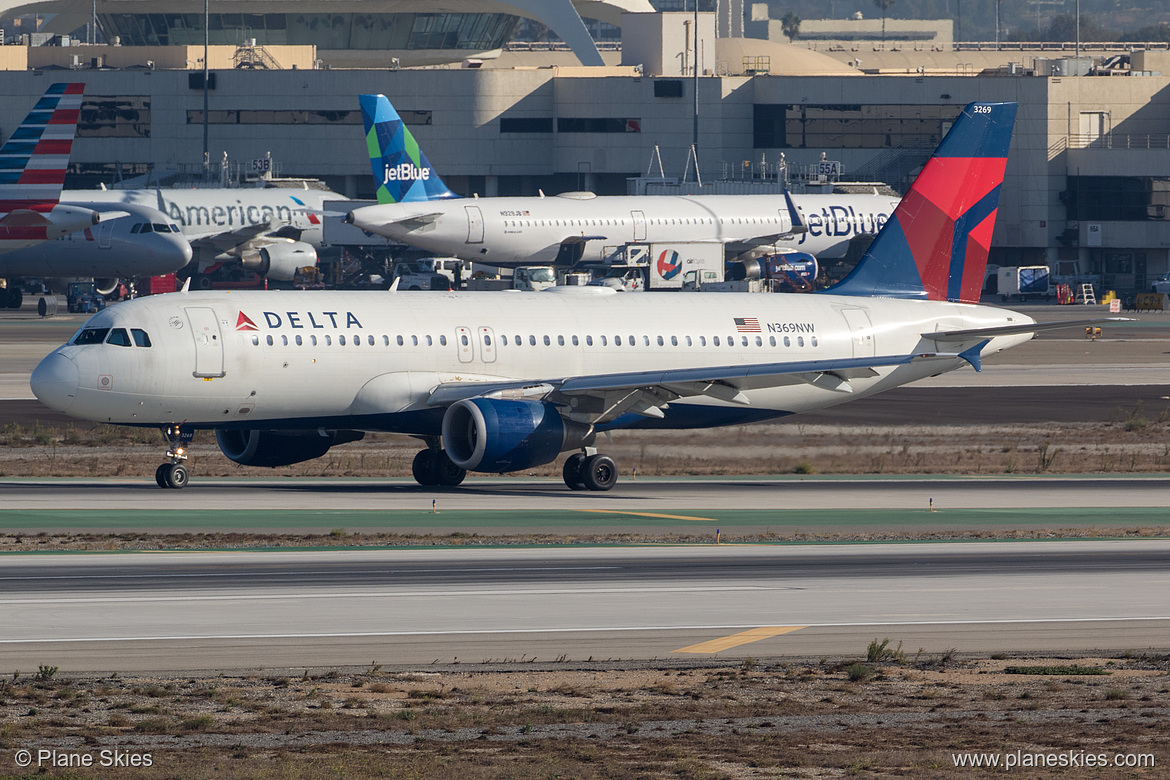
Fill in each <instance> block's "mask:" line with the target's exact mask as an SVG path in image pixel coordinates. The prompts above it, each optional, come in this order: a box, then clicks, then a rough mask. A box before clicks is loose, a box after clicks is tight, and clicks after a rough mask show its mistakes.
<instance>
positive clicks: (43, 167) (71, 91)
mask: <svg viewBox="0 0 1170 780" xmlns="http://www.w3.org/2000/svg"><path fill="white" fill-rule="evenodd" d="M84 92H85V84H53V85H51V86H50V87H49V88H48V89H47V90H45V94H44V95H43V96H42V97H41V99H40V100H38V101H37V104H36V106H34V107H33V110H32V111H30V112H29V114H28V116H26V117H25V118H24V121H23V122H21V123H20V126H19V127H17V128H16V130H15V131H13V133H12V135H11V136H10V137H9V138H8V141H6V142H5V144H4V146H3V147H0V210H2V211H6V212H13V211H19V210H23V209H31V210H35V211H48V210H49V208H50V207H51V206H52V205H54V204H56V203H57V202H58V201H59V200H60V199H61V187H62V186H63V185H64V183H65V169H66V168H67V167H68V166H69V152H70V151H71V150H72V148H73V136H74V133H75V132H76V130H77V117H78V115H79V114H80V113H81V96H82V94H83V93H84Z"/></svg>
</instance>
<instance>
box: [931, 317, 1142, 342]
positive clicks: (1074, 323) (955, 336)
mask: <svg viewBox="0 0 1170 780" xmlns="http://www.w3.org/2000/svg"><path fill="white" fill-rule="evenodd" d="M1133 321H1134V320H1133V319H1132V318H1130V317H1095V318H1093V319H1088V320H1066V321H1064V322H1031V323H1028V324H1026V325H1001V326H999V327H995V328H971V329H970V330H944V331H939V332H938V333H923V334H922V338H924V339H930V340H931V341H970V340H971V339H986V338H995V337H996V336H1015V335H1017V334H1020V333H1037V332H1039V331H1042V330H1059V329H1060V328H1083V327H1086V326H1089V325H1105V324H1108V323H1111V322H1133Z"/></svg>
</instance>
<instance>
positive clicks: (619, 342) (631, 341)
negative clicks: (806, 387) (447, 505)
mask: <svg viewBox="0 0 1170 780" xmlns="http://www.w3.org/2000/svg"><path fill="white" fill-rule="evenodd" d="M460 339H461V343H462V345H463V346H464V347H467V346H470V341H469V339H468V338H467V336H465V335H464V336H460ZM553 339H554V337H553V336H547V335H545V336H541V337H540V339H539V340H538V339H537V337H536V335H534V334H529V336H528V339H527V341H528V346H530V347H535V346H537V345H538V344H543V345H544V346H546V347H551V346H552V345H553ZM555 339H556V345H557V346H558V347H563V346H566V345H567V344H571V345H572V346H574V347H579V346H581V344H582V340H581V338H580V337H579V336H576V335H574V336H569V337H568V340H566V337H565V336H563V335H558V336H556V337H555ZM667 340H668V339H667V337H665V336H656V337H655V338H654V340H653V342H652V341H651V339H650V337H649V336H645V335H644V336H642V338H641V346H643V347H649V346H651V344H652V343H653V344H654V345H656V346H659V347H664V346H666V343H667ZM379 341H380V342H381V345H382V346H384V347H388V346H390V344H391V338H390V337H389V336H382V337H381V338H380V339H376V338H375V337H374V336H372V335H370V336H366V337H365V341H364V342H363V341H362V336H360V335H357V336H353V335H351V336H350V337H349V340H348V342H347V340H346V337H345V336H344V335H338V336H337V342H336V343H337V345H338V346H341V347H344V346H347V344H348V345H349V346H355V347H360V346H361V345H362V344H363V343H365V344H366V345H368V346H371V347H373V346H377V345H378V343H379ZM436 341H437V343H438V345H439V346H441V347H445V346H447V337H446V336H439V337H438V338H437V340H436V339H435V338H434V337H432V336H396V337H395V338H394V339H393V343H394V344H396V345H397V346H399V347H404V346H407V344H408V343H409V345H410V346H412V347H418V346H427V347H431V346H434V345H435V343H436ZM264 342H265V344H267V345H268V346H270V347H272V346H276V345H277V343H278V342H279V344H280V346H283V347H287V346H289V345H290V344H293V345H295V346H298V347H300V346H303V345H305V344H308V345H309V346H312V347H316V346H326V347H330V346H333V343H334V341H333V337H331V336H322V337H320V339H318V337H317V336H315V335H311V336H308V337H307V339H306V337H303V336H300V335H297V336H293V337H292V339H291V341H290V339H289V337H288V336H287V335H280V336H273V335H268V336H265V337H264ZM524 342H525V339H524V337H523V336H504V335H502V336H500V338H499V343H500V346H507V345H508V344H512V345H513V346H517V347H519V346H523V345H524ZM669 342H670V346H672V347H684V346H685V347H694V346H698V347H706V346H707V345H708V339H707V337H706V336H698V337H695V338H692V337H691V336H670V337H669ZM483 343H484V346H488V347H490V346H491V345H492V338H491V336H490V335H488V334H486V333H485V334H484V335H483ZM612 343H613V345H614V346H615V347H621V346H630V347H636V346H638V344H639V339H638V337H636V336H633V335H629V336H621V335H615V336H614V337H613V342H612ZM780 343H783V345H784V346H785V347H791V346H792V345H793V339H792V338H791V337H789V336H784V337H783V340H782V342H778V341H777V339H776V337H775V336H768V342H767V345H768V346H769V347H777V346H779V345H780ZM584 344H585V346H586V347H592V346H602V347H608V346H609V345H610V339H609V337H608V336H598V337H597V338H596V339H594V337H593V336H592V335H589V336H585V338H584ZM736 344H737V342H736V337H735V336H727V337H726V338H725V339H721V338H720V337H719V336H712V337H711V338H710V345H711V346H713V347H719V346H724V345H725V346H728V347H734V346H736ZM795 344H796V346H797V347H804V346H811V347H815V346H818V342H817V337H816V336H810V337H809V339H808V342H807V344H806V342H805V338H804V336H797V337H796V339H795ZM259 345H260V337H259V336H253V337H252V346H259ZM738 345H739V346H741V347H750V346H753V345H754V346H757V347H763V346H764V337H763V336H752V337H749V336H739V341H738Z"/></svg>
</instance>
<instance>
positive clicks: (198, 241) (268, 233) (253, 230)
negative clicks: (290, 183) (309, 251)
mask: <svg viewBox="0 0 1170 780" xmlns="http://www.w3.org/2000/svg"><path fill="white" fill-rule="evenodd" d="M290 230H291V231H292V232H294V233H295V234H296V235H295V236H293V235H287V233H288V232H289V231H290ZM262 238H293V239H294V240H295V239H299V238H300V231H299V230H298V229H297V228H294V227H293V226H292V225H289V224H287V223H285V222H278V221H276V220H273V221H271V222H269V223H267V224H261V225H242V226H240V227H238V228H236V229H235V230H229V231H225V232H223V233H212V234H209V235H204V236H200V237H198V238H193V239H192V240H191V247H192V248H193V249H211V250H214V251H215V252H216V254H220V253H223V252H231V253H233V254H235V253H237V252H240V251H245V250H247V249H250V248H251V246H250V245H251V244H252V243H254V242H256V241H257V240H258V239H262ZM233 250H236V252H233Z"/></svg>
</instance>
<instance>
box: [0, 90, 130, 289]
mask: <svg viewBox="0 0 1170 780" xmlns="http://www.w3.org/2000/svg"><path fill="white" fill-rule="evenodd" d="M84 92H85V84H53V85H51V86H50V87H49V88H48V89H47V90H45V94H44V95H43V96H42V97H41V99H40V100H38V101H37V104H36V105H35V106H34V107H33V109H32V111H30V112H29V114H28V116H26V117H25V118H24V121H23V122H21V123H20V126H19V127H17V128H16V129H15V130H14V131H13V132H12V135H11V136H9V137H8V140H7V141H6V142H5V143H4V146H3V147H0V253H5V252H11V251H14V250H18V249H22V248H24V247H28V246H33V245H34V244H39V243H42V242H44V241H52V240H53V239H55V238H59V237H60V236H64V235H66V234H68V233H73V232H75V231H77V230H82V229H83V228H87V227H92V226H93V225H96V224H98V223H99V222H101V221H102V220H103V219H107V220H109V219H115V218H117V217H123V216H125V215H126V212H125V211H120V210H107V211H108V212H109V213H106V214H104V215H103V214H101V213H99V212H97V211H94V210H93V209H92V208H87V207H85V206H81V205H69V204H63V203H61V202H60V196H61V187H62V185H63V184H64V182H65V169H66V168H67V167H68V165H69V153H70V151H71V150H72V148H73V136H74V133H75V132H76V130H77V117H78V114H79V113H80V112H81V96H82V93H84ZM3 275H4V276H6V277H7V276H8V274H7V273H5V274H3ZM37 275H38V276H39V275H40V274H37ZM9 281H10V283H9V284H8V286H7V287H6V288H5V289H2V290H0V306H4V307H8V308H20V303H21V295H20V289H19V288H18V287H17V286H16V285H15V284H12V283H11V282H12V281H13V280H9Z"/></svg>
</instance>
